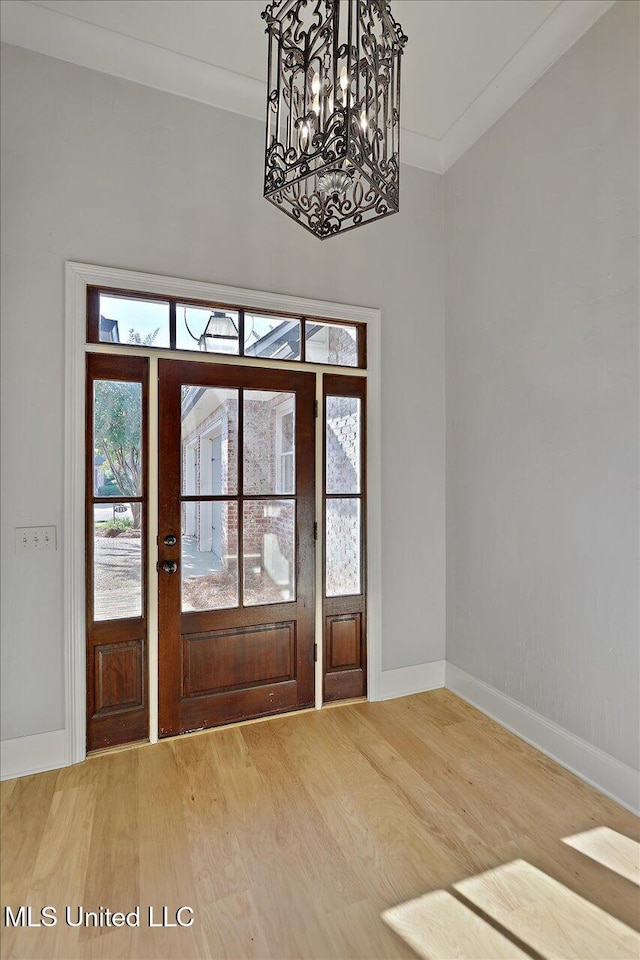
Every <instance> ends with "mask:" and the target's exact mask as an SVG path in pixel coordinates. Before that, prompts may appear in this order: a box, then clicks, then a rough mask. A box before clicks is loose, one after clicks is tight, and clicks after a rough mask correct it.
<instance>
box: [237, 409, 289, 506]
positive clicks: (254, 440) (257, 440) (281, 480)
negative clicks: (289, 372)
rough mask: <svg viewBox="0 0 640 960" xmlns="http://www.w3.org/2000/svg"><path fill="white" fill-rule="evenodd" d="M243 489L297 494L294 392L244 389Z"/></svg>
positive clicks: (260, 493) (258, 493)
mask: <svg viewBox="0 0 640 960" xmlns="http://www.w3.org/2000/svg"><path fill="white" fill-rule="evenodd" d="M244 492H245V494H255V495H258V496H268V495H269V494H274V493H285V494H292V493H295V394H293V393H271V392H268V391H265V390H245V391H244Z"/></svg>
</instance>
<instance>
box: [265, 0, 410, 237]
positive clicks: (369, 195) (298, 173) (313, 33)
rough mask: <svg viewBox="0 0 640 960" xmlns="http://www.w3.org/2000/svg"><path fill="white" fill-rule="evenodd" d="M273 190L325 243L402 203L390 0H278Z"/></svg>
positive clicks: (274, 198)
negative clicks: (400, 198)
mask: <svg viewBox="0 0 640 960" xmlns="http://www.w3.org/2000/svg"><path fill="white" fill-rule="evenodd" d="M262 16H263V19H264V20H265V22H266V24H267V30H266V32H267V34H268V38H269V59H268V76H267V134H266V136H267V139H266V151H265V175H264V195H265V197H266V198H267V200H270V201H271V202H272V203H273V204H275V206H276V207H279V208H280V209H281V210H283V211H284V212H285V213H286V214H288V216H290V217H291V218H292V219H294V220H296V221H297V222H298V223H300V224H301V225H302V226H303V227H305V228H306V229H307V230H309V231H310V232H311V233H313V234H314V235H315V236H316V237H319V238H320V239H321V240H325V239H326V238H327V237H332V236H335V235H336V234H337V233H344V232H345V231H347V230H352V229H353V228H354V227H359V226H361V225H362V224H365V223H369V222H371V221H372V220H379V219H381V218H382V217H386V216H389V215H390V214H392V213H397V212H398V209H399V203H398V195H399V179H400V61H401V58H402V51H403V49H404V46H405V44H406V42H407V37H406V36H405V34H404V33H403V31H402V28H401V27H400V25H399V24H398V23H396V21H395V20H394V18H393V16H392V14H391V7H390V4H389V3H388V2H387V0H272V2H271V3H269V4H268V5H267V8H266V10H265V11H264V13H263V14H262Z"/></svg>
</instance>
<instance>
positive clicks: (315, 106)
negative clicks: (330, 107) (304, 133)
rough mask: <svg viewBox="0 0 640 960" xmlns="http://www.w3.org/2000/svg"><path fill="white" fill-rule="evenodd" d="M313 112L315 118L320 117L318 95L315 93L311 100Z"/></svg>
mask: <svg viewBox="0 0 640 960" xmlns="http://www.w3.org/2000/svg"><path fill="white" fill-rule="evenodd" d="M313 112H314V113H315V115H316V117H319V116H320V95H319V94H317V93H316V95H315V97H314V98H313Z"/></svg>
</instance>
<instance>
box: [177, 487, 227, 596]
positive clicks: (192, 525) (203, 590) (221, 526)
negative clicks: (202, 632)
mask: <svg viewBox="0 0 640 960" xmlns="http://www.w3.org/2000/svg"><path fill="white" fill-rule="evenodd" d="M181 554H182V555H181V561H180V570H181V578H182V610H183V611H184V612H188V611H189V610H223V609H225V608H227V607H237V606H238V505H237V503H236V501H235V500H190V501H189V502H187V503H183V504H182V537H181Z"/></svg>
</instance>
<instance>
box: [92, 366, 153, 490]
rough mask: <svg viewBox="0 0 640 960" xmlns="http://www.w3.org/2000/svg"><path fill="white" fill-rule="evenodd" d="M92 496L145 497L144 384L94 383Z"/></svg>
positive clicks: (96, 381)
mask: <svg viewBox="0 0 640 960" xmlns="http://www.w3.org/2000/svg"><path fill="white" fill-rule="evenodd" d="M93 495H94V496H95V497H140V496H142V384H141V383H131V382H129V381H125V380H95V381H94V384H93Z"/></svg>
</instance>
